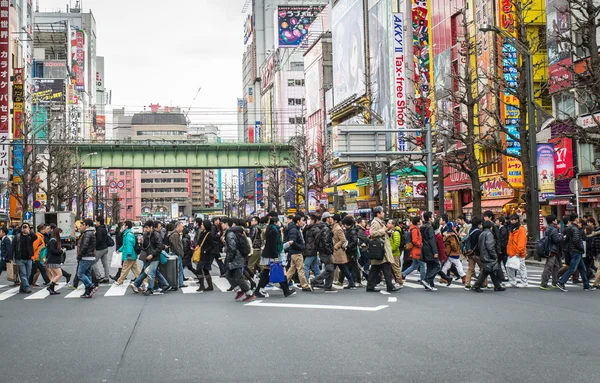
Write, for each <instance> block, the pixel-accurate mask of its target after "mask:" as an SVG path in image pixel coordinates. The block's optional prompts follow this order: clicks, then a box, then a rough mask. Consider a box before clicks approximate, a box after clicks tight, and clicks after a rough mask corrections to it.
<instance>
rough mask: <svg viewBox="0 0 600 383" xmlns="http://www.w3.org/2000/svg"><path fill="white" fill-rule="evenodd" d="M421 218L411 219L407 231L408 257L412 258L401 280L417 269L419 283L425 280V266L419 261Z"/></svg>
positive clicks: (421, 243)
mask: <svg viewBox="0 0 600 383" xmlns="http://www.w3.org/2000/svg"><path fill="white" fill-rule="evenodd" d="M420 226H421V217H419V216H416V217H413V218H412V225H411V226H410V228H409V229H408V230H409V231H410V242H409V243H408V244H407V245H408V246H407V247H406V249H407V250H409V251H410V257H411V258H412V263H411V265H410V266H409V267H408V268H407V269H406V270H404V271H403V272H402V278H404V279H406V277H407V276H408V275H410V273H412V272H413V271H416V270H417V269H419V281H418V282H419V283H422V282H423V280H425V273H426V271H427V265H426V264H425V262H423V261H422V260H421V251H422V246H423V237H422V236H421V230H420Z"/></svg>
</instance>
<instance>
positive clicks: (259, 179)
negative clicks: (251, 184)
mask: <svg viewBox="0 0 600 383" xmlns="http://www.w3.org/2000/svg"><path fill="white" fill-rule="evenodd" d="M262 202H263V171H262V169H257V170H256V203H257V204H258V205H259V206H260V204H261V203H262Z"/></svg>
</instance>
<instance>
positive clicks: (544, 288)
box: [540, 285, 552, 291]
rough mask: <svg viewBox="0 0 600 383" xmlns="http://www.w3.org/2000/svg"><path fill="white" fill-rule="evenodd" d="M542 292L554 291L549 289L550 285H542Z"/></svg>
mask: <svg viewBox="0 0 600 383" xmlns="http://www.w3.org/2000/svg"><path fill="white" fill-rule="evenodd" d="M540 290H546V291H548V290H552V288H551V287H548V285H540Z"/></svg>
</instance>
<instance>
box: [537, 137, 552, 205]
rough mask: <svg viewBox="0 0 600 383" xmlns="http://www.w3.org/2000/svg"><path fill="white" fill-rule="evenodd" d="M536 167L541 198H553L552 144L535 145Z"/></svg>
mask: <svg viewBox="0 0 600 383" xmlns="http://www.w3.org/2000/svg"><path fill="white" fill-rule="evenodd" d="M537 166H538V182H539V188H540V192H541V193H542V198H544V199H548V198H554V195H555V194H556V192H555V188H554V181H555V173H554V144H537Z"/></svg>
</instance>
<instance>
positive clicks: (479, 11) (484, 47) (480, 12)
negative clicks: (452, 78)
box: [436, 0, 497, 133]
mask: <svg viewBox="0 0 600 383" xmlns="http://www.w3.org/2000/svg"><path fill="white" fill-rule="evenodd" d="M493 7H494V1H493V0H479V1H477V2H476V3H475V24H476V25H484V24H494V21H493V17H494V9H493ZM475 33H476V48H475V49H476V56H477V69H478V70H479V71H480V72H479V73H481V76H479V80H478V87H479V89H478V90H477V91H478V92H482V93H483V92H484V91H485V89H486V87H487V86H488V83H489V81H488V78H490V76H489V75H488V74H489V73H490V67H491V66H492V65H491V64H492V62H493V59H492V54H491V53H492V49H491V48H492V47H493V42H494V41H496V40H495V37H494V35H493V33H492V32H483V31H481V30H479V28H476V32H475ZM467 44H468V42H467V41H466V40H465V39H464V38H462V39H461V50H462V52H463V55H462V56H460V60H461V62H460V64H459V68H460V70H461V72H460V73H459V74H460V75H461V76H463V77H464V76H465V75H466V74H465V73H464V67H465V64H466V63H465V61H466V60H467V58H466V57H465V53H466V51H467V48H468V46H467ZM493 68H494V70H496V71H497V68H496V66H495V65H494V67H493ZM465 91H466V88H465V87H464V86H461V92H465ZM436 97H437V95H436ZM492 105H493V100H492V92H485V95H484V96H483V97H482V98H481V101H480V102H479V124H480V128H481V129H482V133H484V132H485V131H487V129H488V127H489V125H490V123H491V121H490V120H491V118H489V117H488V113H487V111H488V110H490V109H491V108H492ZM463 113H465V112H464V111H463ZM488 121H489V122H488Z"/></svg>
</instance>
